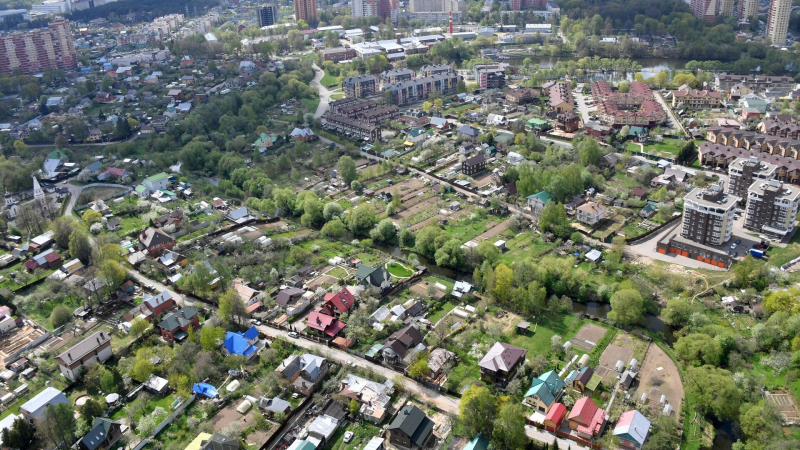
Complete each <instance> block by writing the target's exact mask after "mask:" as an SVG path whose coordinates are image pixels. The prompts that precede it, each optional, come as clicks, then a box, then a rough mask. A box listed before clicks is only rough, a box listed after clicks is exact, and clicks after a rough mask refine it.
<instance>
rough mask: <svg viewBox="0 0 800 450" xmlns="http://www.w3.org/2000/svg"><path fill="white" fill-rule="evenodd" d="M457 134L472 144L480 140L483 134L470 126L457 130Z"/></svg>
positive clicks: (462, 126)
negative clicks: (479, 136)
mask: <svg viewBox="0 0 800 450" xmlns="http://www.w3.org/2000/svg"><path fill="white" fill-rule="evenodd" d="M456 133H458V135H459V136H461V137H463V138H465V139H468V140H470V141H472V142H475V140H476V139H478V135H479V134H481V132H480V130H478V129H477V128H475V127H473V126H470V125H461V126H460V127H458V129H457V130H456Z"/></svg>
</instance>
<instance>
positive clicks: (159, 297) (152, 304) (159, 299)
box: [142, 291, 172, 310]
mask: <svg viewBox="0 0 800 450" xmlns="http://www.w3.org/2000/svg"><path fill="white" fill-rule="evenodd" d="M170 300H172V294H171V293H170V292H169V291H164V292H161V293H159V294H156V295H155V296H152V295H150V294H144V298H143V299H142V303H145V304H146V305H147V307H148V308H150V309H151V310H155V309H156V308H158V307H159V306H161V305H163V304H164V303H167V302H169V301H170Z"/></svg>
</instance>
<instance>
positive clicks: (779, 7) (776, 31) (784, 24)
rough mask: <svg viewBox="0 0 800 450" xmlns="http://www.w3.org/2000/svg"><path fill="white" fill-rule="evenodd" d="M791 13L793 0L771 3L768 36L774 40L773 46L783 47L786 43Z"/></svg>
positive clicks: (779, 0) (775, 0) (778, 0)
mask: <svg viewBox="0 0 800 450" xmlns="http://www.w3.org/2000/svg"><path fill="white" fill-rule="evenodd" d="M791 12H792V0H772V2H771V3H770V5H769V20H768V21H767V36H768V37H769V38H770V40H772V45H777V46H781V45H783V44H785V43H786V31H787V30H788V29H789V15H790V14H791Z"/></svg>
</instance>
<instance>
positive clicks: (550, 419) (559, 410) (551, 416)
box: [544, 403, 567, 432]
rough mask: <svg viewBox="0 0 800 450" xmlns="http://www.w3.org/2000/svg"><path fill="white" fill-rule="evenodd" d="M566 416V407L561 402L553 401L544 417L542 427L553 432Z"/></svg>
mask: <svg viewBox="0 0 800 450" xmlns="http://www.w3.org/2000/svg"><path fill="white" fill-rule="evenodd" d="M566 416H567V407H566V406H564V404H563V403H553V406H551V407H550V411H548V412H547V416H545V418H544V429H545V430H547V431H553V432H555V431H556V430H557V429H558V428H559V427H560V426H561V423H562V422H563V421H564V417H566Z"/></svg>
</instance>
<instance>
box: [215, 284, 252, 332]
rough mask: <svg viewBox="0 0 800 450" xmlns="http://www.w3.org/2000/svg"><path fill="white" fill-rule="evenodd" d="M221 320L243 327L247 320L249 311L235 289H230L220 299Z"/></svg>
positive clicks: (219, 311)
mask: <svg viewBox="0 0 800 450" xmlns="http://www.w3.org/2000/svg"><path fill="white" fill-rule="evenodd" d="M217 315H218V316H219V318H221V319H222V320H224V321H225V322H227V323H230V324H234V323H235V324H239V325H242V324H243V323H244V320H245V319H246V318H247V310H246V308H245V306H244V302H243V301H242V298H241V297H239V294H238V293H237V292H236V291H234V290H233V289H229V290H228V291H226V292H225V293H224V294H222V295H221V296H220V297H219V309H218V310H217Z"/></svg>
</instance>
